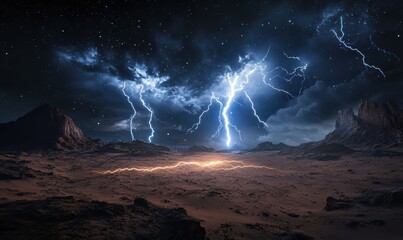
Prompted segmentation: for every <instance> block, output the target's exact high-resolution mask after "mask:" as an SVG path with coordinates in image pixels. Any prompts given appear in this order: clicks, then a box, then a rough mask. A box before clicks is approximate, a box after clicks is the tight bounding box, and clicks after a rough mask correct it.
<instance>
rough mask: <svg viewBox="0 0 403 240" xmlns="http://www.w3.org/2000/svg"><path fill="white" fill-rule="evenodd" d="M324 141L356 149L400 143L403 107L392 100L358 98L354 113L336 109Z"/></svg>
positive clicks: (402, 144) (380, 147)
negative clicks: (382, 101)
mask: <svg viewBox="0 0 403 240" xmlns="http://www.w3.org/2000/svg"><path fill="white" fill-rule="evenodd" d="M324 142H325V143H328V144H329V143H339V144H343V145H345V146H347V147H350V148H352V149H357V150H377V149H390V148H397V149H399V148H400V149H401V148H402V147H403V110H402V109H400V108H399V106H398V105H397V104H395V103H392V102H386V103H374V102H372V101H369V100H364V101H361V102H360V105H359V107H358V115H355V114H354V112H353V110H352V109H349V110H347V111H345V112H343V111H339V113H338V115H337V119H336V125H335V130H334V131H333V132H331V133H329V134H328V135H327V136H326V138H325V139H324Z"/></svg>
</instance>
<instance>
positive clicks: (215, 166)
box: [96, 160, 279, 174]
mask: <svg viewBox="0 0 403 240" xmlns="http://www.w3.org/2000/svg"><path fill="white" fill-rule="evenodd" d="M185 166H195V167H199V168H201V169H205V168H208V169H209V170H216V171H230V170H236V169H244V168H255V169H268V170H275V171H279V170H277V169H275V168H272V167H268V166H262V165H253V164H246V163H244V162H242V161H235V160H216V161H209V162H202V161H180V162H177V163H175V164H172V165H165V166H156V167H128V168H117V169H113V170H105V171H96V173H99V174H115V173H121V172H156V171H162V170H172V169H176V168H180V167H185Z"/></svg>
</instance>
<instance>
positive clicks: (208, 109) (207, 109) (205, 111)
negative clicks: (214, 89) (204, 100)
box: [186, 93, 217, 134]
mask: <svg viewBox="0 0 403 240" xmlns="http://www.w3.org/2000/svg"><path fill="white" fill-rule="evenodd" d="M216 99H217V98H216V97H215V95H214V93H212V94H211V97H210V103H209V105H208V106H207V108H206V109H205V110H204V111H203V112H202V113H201V114H200V115H199V121H198V122H197V123H195V124H193V125H192V127H191V128H189V129H188V130H187V131H186V134H189V133H192V132H194V131H196V130H197V129H198V128H199V125H200V124H201V121H202V117H203V116H204V114H206V113H208V112H209V111H210V108H211V106H212V105H213V100H216Z"/></svg>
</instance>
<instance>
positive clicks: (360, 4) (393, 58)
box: [0, 0, 403, 148]
mask: <svg viewBox="0 0 403 240" xmlns="http://www.w3.org/2000/svg"><path fill="white" fill-rule="evenodd" d="M0 5H1V6H0V33H1V38H0V68H1V73H2V74H1V77H0V122H8V121H12V120H15V119H16V118H18V117H19V116H21V115H23V114H24V113H26V112H28V111H29V110H31V109H33V108H34V107H36V106H38V105H40V104H42V103H50V104H52V105H55V106H58V107H59V108H60V109H61V110H63V111H64V112H65V113H66V114H67V115H69V116H70V117H72V118H73V120H74V121H75V122H76V125H78V126H79V127H80V128H81V129H82V130H83V131H84V133H85V134H86V135H87V136H89V137H91V138H100V139H102V140H104V141H130V140H132V137H131V133H130V125H131V127H132V133H133V137H134V139H142V140H145V141H148V139H149V137H150V134H151V129H150V124H151V127H152V128H153V129H154V134H153V136H152V138H151V140H152V142H154V143H158V144H163V145H168V146H174V145H175V146H188V145H193V144H198V145H206V146H213V147H216V148H225V147H226V143H228V135H227V132H228V134H229V136H230V137H231V142H230V144H229V147H233V146H234V145H235V146H241V147H253V146H255V145H256V144H257V143H259V142H262V141H272V142H275V143H278V142H284V143H287V144H291V145H298V144H301V143H305V142H309V141H317V140H321V139H323V138H324V137H325V135H326V134H327V133H329V132H330V131H332V130H333V128H334V121H335V116H336V114H337V111H338V110H340V109H346V108H350V107H352V108H353V109H356V108H357V106H358V103H359V101H360V99H372V100H375V101H386V100H392V101H395V102H396V103H397V104H399V105H400V106H401V107H403V95H402V90H403V78H402V62H401V61H400V57H403V49H402V48H403V45H402V40H401V39H402V34H403V25H402V21H403V15H402V14H401V12H402V10H403V4H402V3H401V1H398V0H395V1H302V0H300V1H291V0H289V1H175V2H174V1H156V0H155V1H83V0H80V1H79V0H75V1H74V0H71V1H2V2H1V3H0ZM231 84H232V85H231ZM231 86H233V88H231ZM231 89H232V90H234V91H235V93H234V94H233V96H231ZM210 103H211V104H210ZM220 103H221V105H220ZM227 105H228V106H227ZM226 106H227V108H226ZM133 108H134V109H135V110H136V115H135V116H134V117H133V114H134V112H133ZM207 110H209V111H207ZM223 110H224V111H223ZM151 112H152V115H151ZM203 112H204V115H203V116H202V117H201V118H200V120H201V123H200V125H194V124H195V123H197V122H198V121H199V116H200V114H202V113H203ZM224 115H225V116H224ZM131 117H133V118H132V121H131ZM150 117H151V120H150ZM226 118H227V119H226ZM226 120H227V121H228V130H227V129H226V124H225V121H226ZM220 124H221V125H220ZM237 130H239V133H238V132H237Z"/></svg>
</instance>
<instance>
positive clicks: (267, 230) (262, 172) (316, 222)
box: [0, 152, 403, 239]
mask: <svg viewBox="0 0 403 240" xmlns="http://www.w3.org/2000/svg"><path fill="white" fill-rule="evenodd" d="M402 160H403V159H402V158H401V156H396V157H393V156H381V157H379V156H378V157H375V156H369V155H368V156H367V155H363V154H361V153H354V154H349V155H346V156H341V157H340V158H338V159H337V160H328V161H318V160H312V159H300V158H294V157H293V156H290V155H281V154H278V153H277V152H254V153H245V154H229V153H226V154H224V153H195V154H179V153H170V154H166V155H162V156H154V157H138V156H137V157H136V156H130V155H127V154H125V153H102V154H99V153H94V152H92V153H90V152H88V153H85V152H70V153H62V152H55V153H42V154H39V153H35V154H32V153H31V154H28V153H20V154H1V155H0V161H7V163H8V165H10V161H12V162H15V165H16V166H18V168H13V171H24V170H25V169H28V170H29V174H24V173H21V174H17V173H15V174H14V175H18V176H24V178H16V179H14V178H13V179H5V180H0V203H2V204H8V203H10V202H12V201H16V200H43V199H45V198H48V197H63V196H64V197H65V196H72V197H74V199H78V200H83V201H105V202H108V203H112V204H123V205H128V204H132V203H133V200H134V199H135V198H137V197H143V198H145V199H147V200H148V201H150V202H151V203H153V204H155V205H158V206H161V207H164V208H165V207H166V208H179V207H183V208H185V209H186V211H187V213H188V214H189V215H190V216H191V217H193V218H195V219H199V220H201V221H202V224H201V225H202V226H203V227H204V228H205V229H206V232H207V234H206V236H207V239H312V238H313V239H401V236H403V229H402V228H401V226H403V207H402V205H403V204H402V203H403V198H402V195H401V194H402V193H403V191H401V188H402V187H403V161H402ZM179 161H182V162H183V163H186V162H198V163H200V162H202V163H207V162H211V161H216V162H219V161H234V162H231V163H230V164H228V165H224V164H214V165H211V166H204V167H202V166H200V165H185V164H183V165H179V166H178V167H177V168H169V169H165V170H164V169H156V170H155V171H147V172H145V171H139V170H142V169H143V170H144V169H149V167H151V168H152V167H157V166H162V167H164V166H172V165H175V164H177V163H178V162H179ZM238 161H239V163H242V164H238ZM13 164H14V163H13ZM235 165H236V166H252V167H246V168H233V166H235ZM127 167H134V168H136V169H137V170H133V171H121V172H117V173H111V174H102V173H101V172H102V171H105V170H114V169H117V168H127ZM7 171H10V170H9V169H8V170H7ZM377 193H382V194H383V195H382V196H381V195H379V194H378V195H377ZM329 197H331V198H329ZM379 199H381V200H379ZM379 201H381V202H380V203H379ZM340 206H341V207H340Z"/></svg>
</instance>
